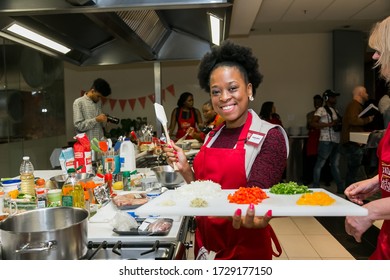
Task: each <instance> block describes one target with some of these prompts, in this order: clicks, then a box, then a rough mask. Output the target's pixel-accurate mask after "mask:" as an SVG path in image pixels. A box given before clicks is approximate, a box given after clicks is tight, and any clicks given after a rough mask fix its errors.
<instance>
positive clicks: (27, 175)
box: [20, 156, 35, 197]
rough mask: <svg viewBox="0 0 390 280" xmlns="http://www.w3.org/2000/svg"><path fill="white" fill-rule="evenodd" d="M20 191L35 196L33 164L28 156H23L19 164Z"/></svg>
mask: <svg viewBox="0 0 390 280" xmlns="http://www.w3.org/2000/svg"><path fill="white" fill-rule="evenodd" d="M20 180H21V183H20V192H21V193H23V194H29V195H31V196H32V197H35V182H34V166H33V164H32V163H31V161H30V157H29V156H24V157H23V161H22V163H21V165H20Z"/></svg>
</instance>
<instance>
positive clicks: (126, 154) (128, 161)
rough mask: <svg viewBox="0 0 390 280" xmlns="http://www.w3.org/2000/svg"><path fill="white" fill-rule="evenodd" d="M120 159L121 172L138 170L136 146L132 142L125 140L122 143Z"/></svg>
mask: <svg viewBox="0 0 390 280" xmlns="http://www.w3.org/2000/svg"><path fill="white" fill-rule="evenodd" d="M119 157H120V163H121V169H120V171H121V172H124V171H134V170H135V169H136V165H135V148H134V144H133V143H132V142H131V141H130V140H125V141H123V142H122V144H121V146H120V148H119Z"/></svg>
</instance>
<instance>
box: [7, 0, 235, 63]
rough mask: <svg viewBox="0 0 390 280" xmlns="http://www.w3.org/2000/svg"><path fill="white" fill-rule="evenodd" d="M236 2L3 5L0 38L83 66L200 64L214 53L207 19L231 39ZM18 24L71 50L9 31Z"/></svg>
mask: <svg viewBox="0 0 390 280" xmlns="http://www.w3.org/2000/svg"><path fill="white" fill-rule="evenodd" d="M232 2H233V1H232V0H230V1H229V0H214V1H206V0H197V1H189V0H181V1H180V0H176V1H163V0H160V1H157V0H144V1H141V0H93V1H92V0H90V1H88V0H33V1H26V0H1V1H0V36H2V37H4V38H7V39H10V40H12V41H15V42H17V43H21V44H23V45H27V46H29V47H32V48H35V49H37V50H39V51H41V52H44V53H46V54H48V55H51V56H55V57H58V58H61V59H63V60H65V61H68V62H70V63H72V64H75V65H79V66H92V65H114V64H125V63H132V62H142V61H168V60H195V59H199V58H201V57H202V56H203V55H204V53H206V52H207V51H209V50H210V47H211V45H212V44H211V43H210V42H211V35H210V27H209V19H208V14H209V13H211V14H214V15H216V16H217V17H219V18H220V19H221V20H222V23H223V27H222V29H223V30H222V39H224V38H225V37H227V34H228V27H229V24H230V18H231V12H232V6H233V3H232ZM13 23H18V24H19V25H22V26H24V27H26V28H29V29H33V30H34V31H35V32H37V33H39V34H41V35H43V36H46V37H48V38H50V39H52V40H55V41H57V42H59V43H62V44H64V45H66V46H67V47H68V48H70V49H71V51H70V52H68V53H66V54H61V53H57V52H55V51H52V50H49V49H47V48H45V47H44V46H39V45H36V44H35V43H33V42H31V41H28V40H26V39H22V38H20V37H17V36H14V35H13V34H10V33H9V32H8V31H6V28H7V27H9V26H10V25H12V24H13Z"/></svg>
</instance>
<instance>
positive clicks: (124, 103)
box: [119, 99, 127, 112]
mask: <svg viewBox="0 0 390 280" xmlns="http://www.w3.org/2000/svg"><path fill="white" fill-rule="evenodd" d="M126 101H127V100H126V99H119V105H120V106H121V109H122V112H123V110H124V109H125V106H126Z"/></svg>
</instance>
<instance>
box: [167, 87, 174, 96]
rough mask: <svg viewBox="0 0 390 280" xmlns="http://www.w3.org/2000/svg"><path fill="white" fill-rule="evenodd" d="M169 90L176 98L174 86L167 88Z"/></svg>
mask: <svg viewBox="0 0 390 280" xmlns="http://www.w3.org/2000/svg"><path fill="white" fill-rule="evenodd" d="M167 90H168V91H169V92H170V93H171V94H172V96H175V88H174V86H173V85H169V86H167Z"/></svg>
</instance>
